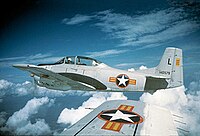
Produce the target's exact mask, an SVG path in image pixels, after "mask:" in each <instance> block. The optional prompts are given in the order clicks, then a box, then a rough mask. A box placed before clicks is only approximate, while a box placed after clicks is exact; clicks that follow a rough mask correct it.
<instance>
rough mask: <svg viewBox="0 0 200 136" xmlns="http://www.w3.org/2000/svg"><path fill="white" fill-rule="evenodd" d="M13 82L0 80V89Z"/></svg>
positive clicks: (9, 85)
mask: <svg viewBox="0 0 200 136" xmlns="http://www.w3.org/2000/svg"><path fill="white" fill-rule="evenodd" d="M12 85H13V84H12V83H11V82H8V81H6V80H3V79H2V80H0V90H2V89H7V88H8V87H11V86H12Z"/></svg>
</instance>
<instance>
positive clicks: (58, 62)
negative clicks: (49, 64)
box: [55, 58, 65, 64]
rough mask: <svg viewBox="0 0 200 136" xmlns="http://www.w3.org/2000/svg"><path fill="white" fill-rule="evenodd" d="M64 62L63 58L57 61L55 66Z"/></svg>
mask: <svg viewBox="0 0 200 136" xmlns="http://www.w3.org/2000/svg"><path fill="white" fill-rule="evenodd" d="M64 61H65V58H62V59H61V60H59V61H57V62H56V63H55V64H63V63H64Z"/></svg>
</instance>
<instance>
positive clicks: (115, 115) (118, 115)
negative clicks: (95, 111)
mask: <svg viewBox="0 0 200 136" xmlns="http://www.w3.org/2000/svg"><path fill="white" fill-rule="evenodd" d="M102 115H107V116H111V117H112V118H111V119H110V121H114V120H117V119H123V120H126V121H129V122H132V123H133V121H132V120H131V119H130V117H135V116H137V115H132V114H124V113H122V112H121V111H120V110H117V112H116V113H105V114H102Z"/></svg>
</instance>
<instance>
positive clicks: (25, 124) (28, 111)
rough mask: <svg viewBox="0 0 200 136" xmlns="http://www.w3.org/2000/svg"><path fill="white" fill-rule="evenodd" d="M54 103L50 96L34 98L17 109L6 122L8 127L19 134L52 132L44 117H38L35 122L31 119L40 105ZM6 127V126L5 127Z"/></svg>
mask: <svg viewBox="0 0 200 136" xmlns="http://www.w3.org/2000/svg"><path fill="white" fill-rule="evenodd" d="M53 103H54V100H53V99H48V97H42V98H33V99H31V100H29V101H28V102H27V103H26V105H25V106H24V107H23V108H22V109H20V110H19V111H16V112H15V113H14V114H13V115H12V116H11V117H9V119H8V120H7V122H6V128H7V129H8V130H9V131H10V132H13V134H17V135H44V134H45V135H46V134H50V133H51V130H50V127H49V126H48V124H46V122H45V120H44V119H37V120H36V122H35V123H32V122H31V121H30V117H31V116H32V115H34V114H37V113H38V110H39V108H40V107H42V106H44V105H48V106H51V105H52V104H53ZM4 129H5V128H4Z"/></svg>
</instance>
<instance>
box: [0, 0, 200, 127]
mask: <svg viewBox="0 0 200 136" xmlns="http://www.w3.org/2000/svg"><path fill="white" fill-rule="evenodd" d="M25 6H26V5H25ZM199 9H200V1H199V0H191V1H188V0H183V1H180V0H171V1H168V0H150V1H148V2H147V1H145V0H134V1H131V0H115V1H113V0H103V1H94V0H87V1H79V0H66V1H64V0H62V1H55V0H37V1H32V5H29V7H28V9H25V10H23V12H20V13H19V14H17V15H16V16H14V17H13V18H12V19H10V20H9V21H7V22H6V25H2V26H1V27H0V28H1V29H0V80H1V81H2V84H3V85H4V86H3V87H2V88H3V90H4V91H9V90H8V89H11V90H14V91H12V93H11V94H12V95H11V96H10V93H8V96H9V97H7V95H5V96H4V95H2V96H3V97H2V98H3V99H2V101H3V104H7V103H8V102H9V100H10V99H12V100H13V101H14V102H16V101H18V98H22V99H21V100H20V102H19V105H18V107H12V106H11V107H10V108H7V109H6V108H5V109H6V110H5V111H6V112H7V113H9V115H12V113H14V111H17V110H19V109H21V108H23V106H24V105H25V104H26V102H27V101H28V100H30V99H31V98H33V97H34V96H35V95H33V96H32V95H30V94H29V93H28V94H27V96H26V93H27V87H24V86H26V84H25V85H24V83H25V82H26V81H30V82H31V81H32V79H31V78H30V76H29V74H28V73H25V72H23V71H20V70H18V69H15V68H13V67H12V64H14V63H30V64H38V63H49V62H55V61H57V60H59V59H60V58H61V57H63V56H68V55H69V56H70V55H84V56H89V57H93V58H96V59H98V60H100V61H102V62H104V63H106V64H108V65H110V66H113V67H115V68H120V69H124V70H127V69H129V68H135V69H139V67H140V66H142V65H143V66H146V67H147V68H150V67H154V66H156V65H157V64H158V63H159V60H160V58H161V56H162V54H163V52H164V50H165V48H166V47H171V46H173V47H178V48H181V49H183V55H184V82H185V86H186V88H190V89H191V88H193V90H195V91H196V89H197V88H198V83H199V81H200V75H199V73H200V61H199V58H200V55H199V54H200V45H199V43H200V16H199V15H200V14H199V12H200V10H199ZM10 10H11V9H10ZM5 16H9V14H5ZM17 84H19V86H22V87H21V88H23V89H20V87H19V86H17ZM5 86H6V87H5ZM16 88H17V89H16ZM24 88H26V89H25V90H24ZM0 89H1V86H0ZM198 89H199V88H198ZM16 90H17V91H18V92H19V91H24V92H25V95H22V96H21V95H19V96H15V95H16V93H15V91H16ZM191 90H192V89H191ZM13 92H14V93H13ZM31 92H32V91H31ZM2 94H3V93H2ZM5 94H7V93H5ZM47 94H48V93H47ZM13 95H14V96H13ZM140 95H141V94H139V95H138V94H136V96H137V97H135V96H134V99H139V96H140ZM39 96H40V97H41V96H44V95H39ZM81 96H82V95H81ZM91 96H92V94H89V95H83V96H82V97H81V99H80V101H79V102H77V104H75V105H73V104H68V105H67V107H68V108H69V107H70V108H71V107H74V108H77V107H78V106H80V105H81V104H82V103H83V102H84V101H85V100H87V99H88V98H90V97H91ZM126 96H127V95H126ZM107 97H108V96H106V98H107ZM50 98H51V97H49V101H50ZM65 98H66V99H69V100H72V99H74V98H75V99H77V98H79V95H77V96H76V94H75V95H64V96H62V97H60V96H59V99H60V101H62V102H63V101H64V99H65ZM129 98H130V96H129V97H128V99H129ZM52 99H53V98H52ZM39 100H40V99H39ZM39 100H35V99H34V100H33V101H39ZM55 103H56V104H60V105H61V106H60V107H59V108H60V109H59V110H58V113H57V114H59V111H62V108H64V107H65V106H66V105H64V104H61V102H58V101H55ZM11 109H12V110H11ZM1 110H2V111H3V110H4V109H1ZM38 116H42V117H45V115H40V114H39V115H38ZM51 116H53V118H54V120H53V121H55V119H56V118H57V115H51ZM8 117H9V116H8V115H7V118H8ZM27 121H28V120H27ZM41 122H43V121H40V122H38V123H41ZM54 124H56V123H55V122H54ZM52 126H53V125H52ZM52 126H51V127H52ZM54 127H55V125H54Z"/></svg>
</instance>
